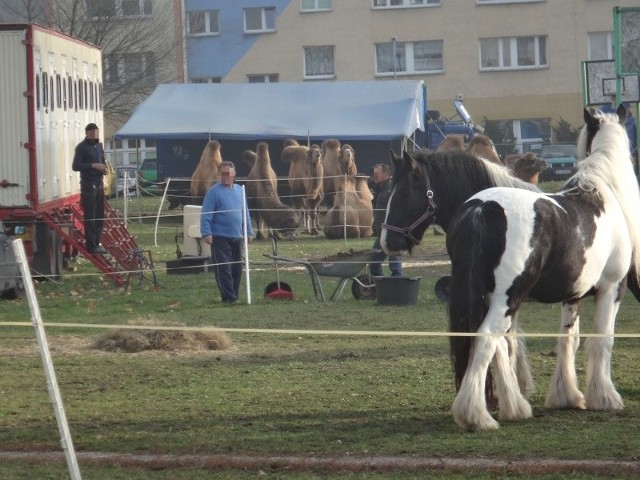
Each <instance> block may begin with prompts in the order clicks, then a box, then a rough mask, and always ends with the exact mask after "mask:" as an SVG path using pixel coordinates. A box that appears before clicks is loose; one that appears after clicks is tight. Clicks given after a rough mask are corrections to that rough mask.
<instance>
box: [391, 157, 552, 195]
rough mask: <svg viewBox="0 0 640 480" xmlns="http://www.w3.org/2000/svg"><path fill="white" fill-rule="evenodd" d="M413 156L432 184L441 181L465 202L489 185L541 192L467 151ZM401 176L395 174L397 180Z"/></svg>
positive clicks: (441, 186)
mask: <svg viewBox="0 0 640 480" xmlns="http://www.w3.org/2000/svg"><path fill="white" fill-rule="evenodd" d="M414 158H415V159H416V160H417V161H418V162H419V163H420V164H421V165H423V167H424V168H425V169H426V171H427V173H428V174H429V176H430V177H432V178H431V182H432V184H436V182H437V184H438V188H440V189H441V190H443V189H446V190H447V191H448V192H449V193H451V194H453V196H454V197H456V196H458V195H461V196H463V197H464V198H463V199H462V201H464V200H466V199H467V198H469V197H470V196H471V195H473V194H475V193H476V192H478V191H480V190H484V189H486V188H490V187H510V188H521V189H524V190H531V191H534V192H539V191H540V189H539V188H538V187H536V186H535V185H532V184H530V183H527V182H525V181H523V180H520V179H519V178H516V177H514V176H513V175H511V174H510V173H509V171H508V170H507V169H506V168H505V167H503V166H501V165H498V164H496V163H493V162H491V161H489V160H485V159H483V158H479V157H476V156H475V155H472V154H470V153H466V152H460V151H455V152H423V151H421V152H418V153H416V154H414ZM397 179H399V176H394V181H397Z"/></svg>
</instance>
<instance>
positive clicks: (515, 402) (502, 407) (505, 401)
mask: <svg viewBox="0 0 640 480" xmlns="http://www.w3.org/2000/svg"><path fill="white" fill-rule="evenodd" d="M512 340H513V339H512ZM514 343H515V340H514ZM509 350H510V349H509V341H508V340H507V339H506V338H504V337H502V338H499V339H498V344H497V347H496V354H495V357H494V358H493V366H494V369H495V372H496V375H495V377H494V378H495V384H496V390H497V393H498V408H499V411H500V413H499V418H500V420H522V419H525V418H531V416H532V415H533V412H532V411H531V405H530V404H529V402H528V401H527V399H526V398H525V397H524V396H523V395H522V392H521V389H520V388H519V384H518V378H517V375H516V370H515V368H514V365H513V363H514V362H513V359H512V358H511V355H510V351H509Z"/></svg>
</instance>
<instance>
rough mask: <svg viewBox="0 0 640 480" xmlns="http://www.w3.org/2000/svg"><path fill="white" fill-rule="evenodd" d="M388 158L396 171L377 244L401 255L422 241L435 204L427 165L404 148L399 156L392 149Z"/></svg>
mask: <svg viewBox="0 0 640 480" xmlns="http://www.w3.org/2000/svg"><path fill="white" fill-rule="evenodd" d="M391 160H392V161H393V164H394V166H395V173H394V176H393V188H392V191H391V195H390V197H389V203H388V204H387V214H386V217H385V220H384V223H383V224H382V233H381V236H380V244H381V246H382V249H383V250H384V251H385V252H386V253H387V254H388V255H403V254H405V253H411V251H412V250H413V247H415V246H416V245H418V244H419V243H420V241H421V240H422V236H423V235H424V232H425V231H426V230H427V228H428V227H429V225H431V223H432V222H433V219H434V213H435V208H436V205H435V203H434V201H433V191H432V190H431V183H430V180H429V175H428V174H427V170H426V167H425V166H424V165H423V164H422V163H421V162H419V161H418V160H416V158H415V157H414V156H413V155H412V154H410V153H409V152H406V151H405V152H403V154H402V157H398V156H396V155H395V153H393V152H391Z"/></svg>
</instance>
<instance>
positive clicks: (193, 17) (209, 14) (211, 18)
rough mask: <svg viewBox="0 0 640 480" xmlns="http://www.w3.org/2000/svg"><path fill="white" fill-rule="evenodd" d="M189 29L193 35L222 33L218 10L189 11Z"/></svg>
mask: <svg viewBox="0 0 640 480" xmlns="http://www.w3.org/2000/svg"><path fill="white" fill-rule="evenodd" d="M187 30H188V32H189V35H192V36H198V35H212V34H218V33H220V25H219V23H218V10H203V11H195V12H188V14H187Z"/></svg>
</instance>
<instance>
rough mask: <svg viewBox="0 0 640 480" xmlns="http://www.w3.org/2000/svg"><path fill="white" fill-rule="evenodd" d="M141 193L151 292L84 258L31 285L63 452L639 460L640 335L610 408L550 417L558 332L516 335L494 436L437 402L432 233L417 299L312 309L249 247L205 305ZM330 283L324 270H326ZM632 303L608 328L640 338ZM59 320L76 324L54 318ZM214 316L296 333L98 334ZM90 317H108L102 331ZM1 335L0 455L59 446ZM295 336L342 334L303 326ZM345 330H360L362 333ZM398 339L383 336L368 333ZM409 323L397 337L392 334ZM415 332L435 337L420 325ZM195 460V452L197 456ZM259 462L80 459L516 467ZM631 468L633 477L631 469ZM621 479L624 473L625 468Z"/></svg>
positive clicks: (15, 310)
mask: <svg viewBox="0 0 640 480" xmlns="http://www.w3.org/2000/svg"><path fill="white" fill-rule="evenodd" d="M145 202H150V200H149V199H143V202H141V204H140V205H139V207H138V208H137V210H138V211H137V212H136V207H134V206H130V209H129V214H130V215H132V218H131V219H130V223H129V230H130V231H131V232H132V233H133V234H134V235H136V236H137V238H138V243H139V244H140V245H141V246H143V247H145V248H149V249H150V250H151V251H152V254H153V258H154V260H155V262H156V265H157V270H158V279H159V283H160V289H159V290H158V291H157V292H156V291H154V290H153V289H152V288H151V285H147V284H142V285H132V286H131V288H130V289H129V290H127V291H124V290H122V289H116V288H115V287H113V286H112V285H111V283H110V282H109V281H108V280H107V279H106V278H105V277H104V276H103V275H101V274H99V273H98V272H97V271H96V270H95V268H94V267H93V266H92V265H91V264H88V263H87V262H84V261H78V262H77V264H76V265H75V269H76V270H75V271H74V272H67V273H66V274H65V275H66V276H65V278H64V280H63V281H62V282H60V283H56V282H43V283H39V284H37V285H36V290H37V294H38V302H39V305H40V309H41V311H42V317H43V320H44V322H45V323H47V324H49V326H48V327H47V336H48V339H49V342H50V345H51V350H52V354H53V360H54V365H55V369H56V373H57V377H58V382H59V384H60V388H61V392H62V396H63V399H64V403H65V408H66V413H67V417H68V419H69V423H70V429H71V433H72V436H73V441H74V444H75V448H76V451H78V452H79V453H80V454H83V453H88V452H107V453H112V454H134V455H139V454H161V455H162V454H164V455H170V454H171V455H194V456H200V455H201V456H206V455H214V454H218V455H237V456H239V457H243V458H245V457H246V458H251V457H254V456H265V457H269V456H278V455H295V456H298V457H301V458H311V457H322V458H348V459H362V458H367V457H377V458H379V457H383V456H389V457H393V458H396V459H397V458H400V459H405V460H412V459H413V460H415V459H421V458H443V459H454V458H460V457H463V458H466V459H470V460H476V461H483V460H487V459H493V460H499V461H513V462H517V461H519V460H522V459H532V460H540V461H541V462H542V460H545V461H546V460H548V459H559V460H599V461H604V460H614V461H618V462H638V452H640V433H639V432H640V382H639V380H640V361H639V360H640V358H639V356H638V350H639V349H638V346H639V345H638V342H639V341H638V339H637V338H619V339H616V345H615V348H614V356H613V366H612V369H613V373H614V381H615V383H616V385H617V387H618V389H619V391H620V393H621V395H622V397H623V399H624V401H625V407H626V408H625V410H623V411H620V412H588V411H550V410H547V409H545V407H544V395H545V393H546V385H547V383H548V381H549V378H550V376H551V374H552V373H553V368H554V364H555V357H554V353H553V351H554V345H555V339H554V338H548V337H544V338H543V337H535V336H532V337H530V338H528V339H527V344H528V348H529V358H530V362H531V364H532V369H533V372H534V375H535V378H536V382H537V389H536V391H535V393H534V394H533V396H532V397H531V399H530V400H531V403H532V406H533V411H534V417H533V418H532V419H530V420H528V421H524V422H517V423H509V422H502V423H501V428H500V430H498V431H496V432H476V433H469V432H465V431H462V430H460V428H459V427H457V425H456V424H455V423H454V422H453V419H452V417H451V413H450V407H451V403H452V401H453V398H454V396H455V390H454V388H453V381H452V373H451V369H450V366H449V360H448V342H447V339H446V337H445V336H442V335H441V334H442V333H443V332H446V330H447V317H446V309H445V306H444V305H443V304H441V303H440V302H438V301H437V300H436V299H435V296H434V293H433V286H434V283H435V282H436V281H437V279H438V278H439V277H440V276H442V275H445V274H448V270H449V267H448V265H447V264H446V263H442V262H437V263H435V264H434V263H433V260H438V261H442V260H446V257H444V255H443V253H444V237H442V236H436V235H434V234H433V233H432V232H431V231H430V232H429V234H428V235H427V236H426V237H425V240H424V241H423V244H422V245H421V247H420V248H419V249H418V251H417V252H416V255H415V257H414V258H412V259H409V261H408V263H406V264H405V273H406V274H407V275H411V276H420V277H422V280H421V284H420V292H419V297H418V302H417V304H416V305H412V306H402V307H392V306H381V305H377V304H376V302H375V301H358V300H356V299H355V298H353V296H352V295H351V293H350V290H349V287H347V289H346V290H345V292H344V294H343V296H342V298H341V299H340V300H339V301H337V302H328V303H322V302H319V301H318V300H317V299H316V298H315V296H314V294H313V290H312V288H311V281H310V277H309V275H308V273H307V272H306V271H305V270H301V269H299V268H298V269H285V270H281V272H280V273H281V280H282V281H285V282H287V283H288V284H290V285H291V286H292V287H293V291H294V294H295V299H294V300H293V301H274V300H268V299H264V298H263V289H264V287H265V285H267V284H268V283H270V282H273V281H275V272H274V268H273V264H272V262H271V261H270V260H269V259H267V258H265V257H264V256H263V254H264V253H270V252H271V242H270V241H259V242H258V241H256V242H253V243H252V244H251V247H250V259H251V261H252V266H253V270H252V275H251V292H252V304H251V305H247V304H246V288H245V284H244V283H243V286H242V290H243V292H244V293H243V295H244V296H243V300H245V301H244V302H242V303H241V304H237V305H234V306H232V307H226V306H222V305H221V304H219V303H217V297H218V294H217V291H216V287H215V284H214V281H213V278H212V276H211V275H210V274H204V273H203V274H195V275H171V274H167V273H166V271H165V270H164V268H163V262H166V261H167V260H170V259H173V258H175V249H176V244H175V241H174V238H175V235H176V233H177V232H178V231H179V230H180V229H181V225H182V223H181V222H182V219H181V217H180V216H173V213H172V212H163V215H165V216H164V217H163V219H162V221H161V228H160V230H159V232H158V245H157V246H156V245H155V244H154V232H153V227H154V222H155V220H154V219H153V218H151V217H148V216H147V215H146V214H145V215H144V218H142V219H141V220H140V221H139V220H138V218H136V217H137V216H138V215H139V213H140V212H141V211H142V212H145V211H146V213H148V214H149V215H150V214H151V213H153V214H155V211H154V210H153V206H152V204H150V203H148V204H145ZM371 243H372V240H371V239H365V240H354V241H349V242H348V243H345V242H343V241H327V240H324V238H322V237H320V238H310V237H308V236H301V237H300V238H299V239H298V240H296V241H294V242H284V241H283V242H281V243H280V245H279V248H280V252H279V253H280V255H282V256H287V257H291V258H296V259H301V258H306V259H309V258H321V257H324V256H327V255H332V254H334V253H337V252H345V251H348V250H349V249H352V250H363V249H367V248H369V247H370V245H371ZM322 282H323V284H324V285H325V286H326V288H327V289H329V290H330V289H331V288H332V287H333V285H335V282H336V279H334V278H330V277H324V278H322ZM592 310H593V302H592V301H591V300H587V301H585V302H584V305H583V308H582V318H583V328H582V331H583V332H588V331H590V324H591V323H590V318H591V314H592ZM637 311H638V309H637V304H636V303H635V300H634V299H633V298H632V296H630V295H627V297H626V298H625V301H624V303H623V305H622V307H621V309H620V313H619V315H618V320H617V329H616V331H617V332H618V333H627V334H638V333H640V328H638V323H637ZM29 321H30V312H29V307H28V304H27V302H26V299H25V298H21V299H18V300H15V301H2V305H1V309H0V322H25V323H26V324H27V325H28V324H29ZM60 323H72V324H83V325H92V327H91V328H89V327H86V328H83V327H79V326H78V327H73V328H69V327H65V328H61V327H55V324H60ZM126 325H144V326H147V327H148V326H180V327H186V328H191V327H219V328H228V329H266V330H290V331H293V332H291V333H278V334H275V333H244V332H234V331H230V332H227V336H228V338H229V339H230V341H231V344H232V346H231V348H228V349H225V350H207V349H205V348H199V349H195V350H194V349H182V348H176V349H174V350H149V351H143V352H138V353H115V352H107V351H104V350H99V349H97V348H96V347H95V345H96V342H97V341H98V340H99V339H101V338H103V337H104V336H105V335H109V334H110V333H112V332H113V331H114V330H117V329H118V326H126ZM521 325H522V327H523V328H524V330H525V331H526V332H528V333H555V332H557V331H558V329H559V307H558V305H541V304H535V303H527V304H526V305H525V306H524V308H523V311H522V313H521ZM95 326H105V327H107V328H104V329H101V328H96V327H95ZM0 329H2V330H1V331H2V341H1V342H0V363H1V364H2V367H3V372H2V375H0V452H2V451H19V452H34V451H35V452H38V451H61V447H60V437H59V434H58V431H57V426H56V421H55V417H54V414H53V410H52V408H51V404H50V403H49V400H48V394H47V389H46V384H45V377H44V371H43V367H42V362H41V360H40V357H39V355H38V349H37V344H36V339H35V335H34V332H33V329H32V328H31V327H30V326H24V327H22V326H21V327H15V326H12V327H6V326H0ZM300 330H315V331H333V332H337V333H339V332H347V333H348V334H342V335H339V334H328V333H315V334H304V333H300V332H299V331H300ZM354 332H369V333H368V334H366V335H358V334H356V333H354ZM380 332H395V333H396V335H388V334H387V335H382V334H376V333H380ZM401 332H405V334H399V333H401ZM424 332H433V334H432V335H425V334H424ZM583 350H584V349H583V347H581V348H580V351H579V352H578V367H579V370H578V375H579V379H580V382H581V384H583V383H584V352H583ZM194 458H195V457H194ZM265 465H266V466H263V467H262V468H248V469H243V468H242V466H240V467H238V468H223V467H219V468H213V467H211V466H204V463H202V464H199V463H198V462H197V461H195V460H194V461H193V464H189V465H176V466H173V467H170V466H166V465H162V466H160V465H156V466H155V467H154V466H146V467H141V466H140V465H134V464H127V462H121V463H119V464H114V463H109V462H106V463H105V464H100V463H99V462H92V461H85V462H83V461H81V462H80V466H81V470H82V471H83V474H84V476H85V477H86V478H96V479H120V478H122V479H125V478H126V479H147V478H148V479H151V478H153V479H164V478H167V479H169V478H171V479H187V478H189V479H191V478H193V479H199V478H233V479H235V478H247V477H255V476H260V477H264V476H267V477H269V478H294V479H307V478H371V477H374V478H400V479H403V478H452V479H454V478H469V477H470V476H471V477H473V478H527V477H529V476H530V475H531V471H528V472H525V473H522V472H520V473H519V472H518V471H517V470H514V469H513V468H508V467H504V468H502V467H501V468H498V470H497V471H492V472H487V471H486V470H485V469H484V468H475V467H473V466H467V467H464V468H460V469H458V470H456V469H453V470H447V469H445V471H438V470H437V469H435V470H428V471H427V470H419V469H415V468H412V467H411V466H406V467H405V468H400V469H393V470H391V471H385V470H384V469H380V470H379V471H378V470H375V469H371V470H370V471H367V470H366V469H365V471H358V470H356V471H340V469H339V468H326V469H322V468H320V469H317V470H316V469H314V468H308V469H305V468H298V469H296V468H293V469H292V468H291V467H287V466H286V465H285V464H282V463H278V462H266V463H265ZM623 473H624V472H622V473H621V472H620V471H618V470H616V469H615V468H614V467H612V469H611V470H610V471H609V472H608V473H606V474H604V473H603V472H602V471H601V470H598V469H597V468H594V470H593V472H591V473H590V472H588V471H587V472H585V471H583V470H577V472H576V473H572V472H571V471H568V470H563V471H561V472H557V473H549V472H546V471H544V470H541V472H540V475H539V476H538V477H537V478H545V479H547V478H548V479H550V478H580V479H584V478H605V477H606V478H612V477H618V476H623ZM627 474H628V473H627ZM629 476H631V475H629ZM0 478H48V479H58V478H67V474H66V467H65V465H64V463H61V462H59V461H58V462H51V463H49V464H42V463H40V462H37V463H36V464H35V465H32V464H31V463H30V462H27V461H19V460H16V459H12V460H8V459H2V457H1V456H0Z"/></svg>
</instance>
